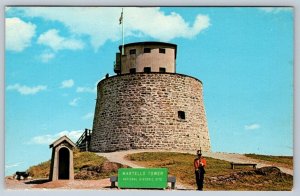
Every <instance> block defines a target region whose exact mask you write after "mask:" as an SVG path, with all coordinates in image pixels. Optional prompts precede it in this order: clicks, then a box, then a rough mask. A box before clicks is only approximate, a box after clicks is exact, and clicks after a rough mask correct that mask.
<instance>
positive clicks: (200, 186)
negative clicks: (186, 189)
mask: <svg viewBox="0 0 300 196" xmlns="http://www.w3.org/2000/svg"><path fill="white" fill-rule="evenodd" d="M195 176H196V183H197V190H198V191H202V190H203V180H204V171H201V169H199V170H197V171H195Z"/></svg>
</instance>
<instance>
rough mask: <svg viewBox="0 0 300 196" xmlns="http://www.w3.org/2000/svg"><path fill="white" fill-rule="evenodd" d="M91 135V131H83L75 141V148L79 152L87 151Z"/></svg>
mask: <svg viewBox="0 0 300 196" xmlns="http://www.w3.org/2000/svg"><path fill="white" fill-rule="evenodd" d="M91 135H92V130H90V129H85V130H84V132H83V134H82V135H81V136H80V138H79V139H78V140H77V142H76V146H77V148H79V149H80V151H89V147H90V142H91Z"/></svg>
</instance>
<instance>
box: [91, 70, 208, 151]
mask: <svg viewBox="0 0 300 196" xmlns="http://www.w3.org/2000/svg"><path fill="white" fill-rule="evenodd" d="M179 111H181V112H180V116H179V114H178V112H179ZM183 112H184V116H183V114H182V113H183ZM184 117H185V119H183V118H184ZM200 147H201V149H202V150H203V151H210V140H209V134H208V128H207V122H206V115H205V109H204V103H203V96H202V83H201V82H200V81H199V80H197V79H195V78H192V77H189V76H185V75H180V74H167V73H149V74H145V73H136V74H126V75H119V76H113V77H110V78H107V79H104V80H102V81H100V82H99V84H98V88H97V103H96V108H95V115H94V123H93V132H92V137H91V144H90V150H91V151H98V152H108V151H117V150H128V149H176V150H197V149H199V148H200Z"/></svg>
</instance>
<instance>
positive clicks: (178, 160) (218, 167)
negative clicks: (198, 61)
mask: <svg viewBox="0 0 300 196" xmlns="http://www.w3.org/2000/svg"><path fill="white" fill-rule="evenodd" d="M195 158H196V157H195V156H193V155H190V154H184V153H173V152H146V153H136V154H131V155H128V156H127V159H129V160H131V161H133V162H136V163H137V164H139V165H143V166H145V167H163V168H168V170H169V174H170V175H173V176H176V179H177V180H178V181H179V182H181V183H182V184H186V185H190V186H193V187H194V188H196V183H195V177H194V166H193V162H194V159H195ZM206 161H207V166H206V175H205V179H206V180H205V181H206V182H207V183H205V184H204V190H291V188H292V185H293V179H292V177H291V178H288V179H285V178H284V179H283V178H277V177H276V178H274V177H270V176H263V175H249V176H245V177H242V178H241V179H239V180H237V181H233V182H232V181H229V182H224V183H212V182H211V181H210V180H208V179H210V178H215V177H219V176H230V175H232V174H233V173H236V172H242V171H243V172H247V171H249V172H251V171H252V172H253V169H251V168H250V167H244V168H238V169H235V170H232V169H231V166H230V163H229V162H227V161H223V160H218V159H213V158H209V157H206Z"/></svg>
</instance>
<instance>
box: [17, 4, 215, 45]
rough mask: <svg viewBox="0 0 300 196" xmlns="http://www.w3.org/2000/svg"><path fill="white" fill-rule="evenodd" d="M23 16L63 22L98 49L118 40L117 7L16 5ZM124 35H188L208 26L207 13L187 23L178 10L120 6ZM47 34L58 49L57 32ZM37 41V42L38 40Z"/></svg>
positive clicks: (119, 31)
mask: <svg viewBox="0 0 300 196" xmlns="http://www.w3.org/2000/svg"><path fill="white" fill-rule="evenodd" d="M16 9H18V10H21V11H22V12H23V13H24V15H25V16H29V17H40V18H43V19H45V20H51V21H59V22H61V23H63V24H64V25H65V26H66V27H67V28H68V29H69V31H70V32H71V33H73V35H75V36H78V35H79V36H82V35H84V36H88V37H89V38H90V42H91V45H92V46H93V47H94V48H95V49H98V48H99V47H101V46H102V45H103V44H104V43H105V42H106V41H109V40H111V41H117V40H120V39H121V25H119V17H120V13H121V8H117V7H114V8H111V7H110V8H109V7H106V8H105V7H27V8H16ZM123 22H124V28H125V36H141V35H147V36H151V37H152V38H153V39H157V40H160V41H169V40H171V39H173V38H177V37H181V38H192V37H193V36H196V35H197V34H199V33H200V32H201V31H203V30H204V29H207V28H208V27H209V26H210V19H209V17H208V16H207V15H201V14H198V15H197V16H196V17H195V19H194V21H192V22H191V23H190V22H188V21H185V20H184V18H182V16H181V15H180V14H178V13H175V12H172V13H171V14H166V13H164V12H163V11H161V10H160V8H137V7H128V8H124V21H123ZM48 36H49V37H52V38H53V37H55V38H56V39H53V40H54V41H55V42H54V43H49V41H50V40H49V39H46V38H44V39H45V40H47V41H45V42H46V43H48V45H51V47H53V48H59V47H60V46H59V45H58V44H57V43H58V42H60V39H57V33H55V31H53V30H52V31H51V33H50V35H48ZM40 42H41V41H40Z"/></svg>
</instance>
